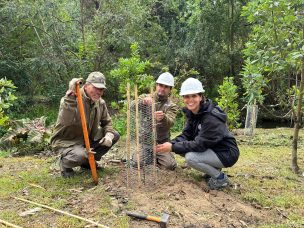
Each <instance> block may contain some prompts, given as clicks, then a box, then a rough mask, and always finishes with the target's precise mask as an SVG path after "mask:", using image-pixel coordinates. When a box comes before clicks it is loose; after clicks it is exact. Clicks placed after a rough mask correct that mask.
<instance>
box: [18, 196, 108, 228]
mask: <svg viewBox="0 0 304 228" xmlns="http://www.w3.org/2000/svg"><path fill="white" fill-rule="evenodd" d="M13 198H14V199H16V200H20V201H23V202H27V203H31V204H35V205H37V206H39V207H43V208H47V209H50V210H52V211H56V212H58V213H61V214H64V215H67V216H70V217H73V218H77V219H79V220H82V221H85V222H89V223H91V224H94V225H96V226H98V227H104V228H108V226H104V225H101V224H99V223H97V222H94V221H92V220H89V219H86V218H83V217H80V216H78V215H73V214H70V213H68V212H65V211H61V210H59V209H56V208H53V207H49V206H47V205H43V204H40V203H36V202H33V201H30V200H26V199H22V198H18V197H13Z"/></svg>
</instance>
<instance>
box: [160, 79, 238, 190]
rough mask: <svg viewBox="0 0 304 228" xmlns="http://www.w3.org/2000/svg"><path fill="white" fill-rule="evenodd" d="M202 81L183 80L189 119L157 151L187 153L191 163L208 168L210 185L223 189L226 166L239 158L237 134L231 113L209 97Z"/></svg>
mask: <svg viewBox="0 0 304 228" xmlns="http://www.w3.org/2000/svg"><path fill="white" fill-rule="evenodd" d="M204 92H205V90H204V89H203V86H202V83H201V82H200V81H199V80H197V79H194V78H188V79H187V80H186V81H184V82H183V83H182V86H181V90H180V95H181V96H183V99H184V104H185V106H186V107H185V108H183V112H184V113H185V115H186V118H187V123H186V126H185V128H184V129H183V132H182V134H180V135H179V136H177V137H176V138H175V139H173V140H172V141H171V142H166V143H164V144H159V145H157V146H156V152H157V153H167V152H171V151H173V152H174V153H176V154H180V155H181V156H184V157H185V159H186V162H187V164H188V166H190V167H192V168H194V169H196V170H199V171H201V172H204V173H205V174H207V175H208V176H210V179H209V181H208V185H209V187H210V189H220V188H223V187H226V186H228V185H229V180H228V177H227V175H226V174H225V173H223V172H222V171H221V169H222V168H226V167H231V166H233V165H234V164H235V163H236V162H237V160H238V158H239V149H238V146H237V143H236V140H235V138H234V137H233V136H232V134H231V133H230V132H229V130H228V128H227V125H226V120H227V115H226V114H225V113H224V112H223V111H222V110H221V108H220V107H219V106H216V105H215V104H214V103H212V101H211V100H210V99H205V97H204V96H203V93H204Z"/></svg>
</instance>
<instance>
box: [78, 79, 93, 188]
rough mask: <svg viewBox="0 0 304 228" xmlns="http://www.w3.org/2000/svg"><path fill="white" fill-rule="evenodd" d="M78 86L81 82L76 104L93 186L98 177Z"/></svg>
mask: <svg viewBox="0 0 304 228" xmlns="http://www.w3.org/2000/svg"><path fill="white" fill-rule="evenodd" d="M80 84H81V82H80V81H78V82H77V83H76V97H77V102H78V110H79V113H80V119H81V125H82V131H83V138H84V143H85V147H86V150H87V153H88V160H89V164H90V168H91V172H92V177H93V181H94V183H95V185H97V184H98V176H97V172H96V163H95V158H94V152H92V151H91V148H90V140H89V134H88V129H87V122H86V116H85V113H84V108H83V102H82V96H81V92H80Z"/></svg>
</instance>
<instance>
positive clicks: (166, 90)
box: [134, 72, 178, 170]
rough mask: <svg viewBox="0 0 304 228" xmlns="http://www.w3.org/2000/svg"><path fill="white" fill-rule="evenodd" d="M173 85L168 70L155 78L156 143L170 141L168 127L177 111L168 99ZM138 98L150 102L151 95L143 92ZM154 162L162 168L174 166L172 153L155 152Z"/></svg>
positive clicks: (170, 125)
mask: <svg viewBox="0 0 304 228" xmlns="http://www.w3.org/2000/svg"><path fill="white" fill-rule="evenodd" d="M173 86H174V78H173V76H172V74H170V73H169V72H165V73H162V74H161V75H160V76H159V77H158V79H157V80H156V91H155V113H154V114H155V120H156V137H157V139H156V143H157V144H162V143H165V142H169V141H170V128H171V127H172V126H173V124H174V121H175V117H176V114H177V111H178V107H177V105H176V104H174V103H173V102H172V101H171V99H170V93H171V90H172V88H173ZM140 99H141V100H142V102H143V104H145V105H151V104H152V97H151V96H150V95H146V94H143V95H141V96H140ZM150 152H151V151H150ZM134 160H135V159H134ZM156 162H157V165H158V167H160V168H163V169H168V170H174V169H175V168H176V161H175V158H174V156H173V154H172V153H163V154H157V155H156Z"/></svg>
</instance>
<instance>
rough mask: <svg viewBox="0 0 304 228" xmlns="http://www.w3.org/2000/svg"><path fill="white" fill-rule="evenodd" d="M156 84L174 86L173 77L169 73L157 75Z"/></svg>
mask: <svg viewBox="0 0 304 228" xmlns="http://www.w3.org/2000/svg"><path fill="white" fill-rule="evenodd" d="M156 83H159V84H163V85H167V86H171V87H173V86H174V78H173V75H172V74H170V73H169V72H165V73H162V74H161V75H159V77H158V79H157V81H156Z"/></svg>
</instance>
